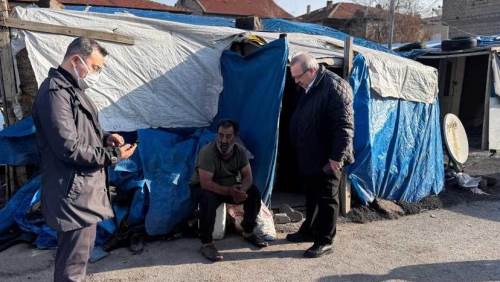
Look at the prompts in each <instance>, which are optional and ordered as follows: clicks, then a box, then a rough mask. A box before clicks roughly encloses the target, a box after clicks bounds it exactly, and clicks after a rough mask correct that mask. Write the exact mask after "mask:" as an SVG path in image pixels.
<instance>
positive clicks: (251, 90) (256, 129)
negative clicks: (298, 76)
mask: <svg viewBox="0 0 500 282" xmlns="http://www.w3.org/2000/svg"><path fill="white" fill-rule="evenodd" d="M287 60H288V48H287V40H286V39H278V40H275V41H273V42H271V43H270V44H267V45H266V46H264V47H263V48H260V49H259V50H257V51H256V52H254V53H252V54H251V55H249V56H246V57H243V56H241V55H239V54H237V53H234V52H231V51H226V52H224V53H223V54H222V58H221V65H222V66H221V67H222V77H223V78H224V91H223V93H222V96H221V99H220V107H219V117H220V118H231V119H234V120H237V121H238V122H239V124H240V127H241V135H240V136H241V139H242V140H243V142H244V143H245V145H246V147H247V148H248V149H249V150H250V152H252V154H253V155H254V156H255V160H254V163H252V168H253V174H254V183H255V185H257V187H258V188H259V189H260V191H261V194H262V195H263V196H264V201H266V202H267V201H269V200H270V197H271V193H272V187H273V184H274V181H273V179H274V169H275V166H276V156H277V152H278V150H277V148H278V130H277V129H278V119H279V113H280V106H281V98H282V96H283V89H284V87H285V75H286V64H287Z"/></svg>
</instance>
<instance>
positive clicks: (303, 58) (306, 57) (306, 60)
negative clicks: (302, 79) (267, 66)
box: [290, 52, 319, 72]
mask: <svg viewBox="0 0 500 282" xmlns="http://www.w3.org/2000/svg"><path fill="white" fill-rule="evenodd" d="M299 63H300V65H301V67H302V71H303V72H306V71H308V70H318V69H319V64H318V61H316V59H315V58H314V57H313V56H311V54H309V53H307V52H299V53H297V54H295V56H293V58H292V60H291V62H290V66H293V65H295V64H299Z"/></svg>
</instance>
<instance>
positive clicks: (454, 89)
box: [403, 36, 500, 150]
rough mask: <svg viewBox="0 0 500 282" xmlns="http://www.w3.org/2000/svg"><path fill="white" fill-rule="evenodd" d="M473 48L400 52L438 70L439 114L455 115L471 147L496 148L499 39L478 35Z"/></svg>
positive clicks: (499, 129) (499, 95) (499, 141)
mask: <svg viewBox="0 0 500 282" xmlns="http://www.w3.org/2000/svg"><path fill="white" fill-rule="evenodd" d="M476 40H477V47H475V48H468V49H462V50H453V51H443V50H441V47H440V46H436V47H434V48H428V49H419V50H414V51H411V52H407V53H404V54H403V55H405V56H407V57H410V58H413V59H415V60H417V61H419V62H421V63H423V64H425V65H428V66H432V67H435V68H436V69H438V70H439V101H440V107H441V115H442V116H444V115H445V114H447V113H453V114H455V115H457V116H458V117H459V118H460V120H461V121H462V123H463V124H464V127H465V129H466V132H467V135H468V137H469V143H470V145H471V147H473V148H475V149H482V150H499V149H500V123H499V122H498V120H499V119H500V53H499V52H500V37H499V36H481V37H479V38H477V39H476Z"/></svg>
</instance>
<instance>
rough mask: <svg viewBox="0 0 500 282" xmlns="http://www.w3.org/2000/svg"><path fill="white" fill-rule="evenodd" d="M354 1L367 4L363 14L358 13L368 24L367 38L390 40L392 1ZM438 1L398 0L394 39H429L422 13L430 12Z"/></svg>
mask: <svg viewBox="0 0 500 282" xmlns="http://www.w3.org/2000/svg"><path fill="white" fill-rule="evenodd" d="M354 2H356V3H358V4H361V5H364V6H366V8H365V11H364V12H363V13H362V15H357V16H358V17H361V20H362V22H363V23H364V24H365V25H366V32H365V36H366V38H367V39H370V40H373V41H376V42H380V43H387V42H389V39H390V32H389V25H390V22H389V18H390V17H389V6H390V2H391V1H390V0H356V1H354ZM436 2H438V1H437V0H431V1H429V0H428V1H420V0H419V1H417V0H396V1H395V18H394V34H393V41H394V42H416V41H424V40H428V39H429V38H430V34H428V33H427V32H425V30H424V22H423V20H422V15H426V14H430V13H431V12H432V7H434V4H436Z"/></svg>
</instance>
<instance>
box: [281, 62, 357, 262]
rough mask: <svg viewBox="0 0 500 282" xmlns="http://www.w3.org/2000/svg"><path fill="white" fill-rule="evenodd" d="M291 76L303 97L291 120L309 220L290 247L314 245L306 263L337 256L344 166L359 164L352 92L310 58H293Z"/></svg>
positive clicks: (289, 236)
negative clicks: (355, 152)
mask: <svg viewBox="0 0 500 282" xmlns="http://www.w3.org/2000/svg"><path fill="white" fill-rule="evenodd" d="M290 72H291V75H292V77H293V79H294V80H295V83H296V84H297V85H299V86H300V87H301V88H302V89H303V90H304V92H302V93H301V97H300V99H299V102H298V105H297V107H296V109H295V111H294V113H293V115H292V118H291V120H290V138H291V140H292V144H293V146H294V149H295V152H296V155H297V163H298V171H299V177H300V179H301V182H302V186H303V187H304V188H305V189H304V190H305V192H306V220H305V221H304V222H303V223H302V226H301V227H300V229H299V231H298V232H296V233H293V234H288V236H287V237H286V238H287V240H288V241H291V242H314V244H313V246H312V247H310V248H309V249H308V250H306V252H305V253H304V257H309V258H315V257H320V256H322V255H325V254H328V253H331V252H332V250H333V249H332V243H333V239H334V237H335V234H336V231H337V229H336V221H337V216H338V212H339V186H340V180H341V176H342V171H343V168H344V166H345V165H348V164H350V163H352V162H353V161H354V157H353V150H352V142H353V135H354V116H353V107H352V99H353V97H352V90H351V87H350V85H349V83H347V81H345V80H343V79H342V78H340V77H339V76H338V75H336V74H335V73H333V72H331V71H329V70H326V69H325V68H324V67H320V66H319V65H318V62H317V61H316V59H314V57H312V56H311V55H310V54H308V53H300V54H297V55H296V56H294V58H292V60H291V64H290Z"/></svg>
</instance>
